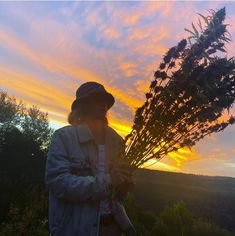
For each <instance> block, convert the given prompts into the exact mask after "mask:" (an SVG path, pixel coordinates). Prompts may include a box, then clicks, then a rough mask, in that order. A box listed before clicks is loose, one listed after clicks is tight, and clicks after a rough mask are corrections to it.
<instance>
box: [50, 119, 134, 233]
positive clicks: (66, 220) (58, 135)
mask: <svg viewBox="0 0 235 236" xmlns="http://www.w3.org/2000/svg"><path fill="white" fill-rule="evenodd" d="M105 145H106V149H105V155H106V161H107V163H108V165H107V166H108V167H109V164H110V163H111V161H112V160H114V159H115V158H118V155H119V153H120V151H124V140H123V139H122V137H121V136H120V135H119V134H118V133H117V132H116V131H115V130H114V129H112V128H111V127H109V126H107V127H106V128H105ZM45 183H46V185H47V187H48V190H49V229H50V234H51V235H52V236H98V233H99V219H100V215H99V204H100V200H101V199H104V198H105V197H107V196H110V195H111V191H110V185H111V178H110V175H109V174H100V173H98V146H97V144H96V142H95V139H94V136H93V135H92V133H91V131H90V129H89V127H88V126H87V125H86V124H79V125H68V126H65V127H62V128H60V129H58V130H56V131H55V132H54V134H53V136H52V140H51V144H50V147H49V151H48V156H47V162H46V170H45ZM112 196H113V195H112ZM111 199H112V200H111V207H112V212H113V215H114V218H115V220H116V222H117V224H118V225H119V226H120V228H121V229H122V230H123V232H127V231H128V230H129V229H131V228H133V225H132V223H131V222H130V220H129V218H128V216H127V214H126V211H125V209H124V207H123V204H122V202H121V200H119V199H117V198H115V197H112V198H111Z"/></svg>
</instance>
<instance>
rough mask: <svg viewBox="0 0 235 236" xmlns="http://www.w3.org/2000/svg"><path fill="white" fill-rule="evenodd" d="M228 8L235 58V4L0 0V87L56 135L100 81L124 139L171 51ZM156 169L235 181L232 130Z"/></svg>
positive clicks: (234, 136) (112, 121) (112, 122)
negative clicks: (42, 115) (88, 85)
mask: <svg viewBox="0 0 235 236" xmlns="http://www.w3.org/2000/svg"><path fill="white" fill-rule="evenodd" d="M223 6H225V7H226V11H227V23H228V24H230V25H229V27H228V30H229V32H230V33H231V38H232V40H233V41H232V43H230V45H228V46H227V49H228V56H229V57H231V56H233V55H235V2H219V1H208V2H204V1H203V2H202V1H195V2H191V1H188V2H181V1H169V2H163V1H161V2H145V1H143V2H0V89H2V90H4V91H6V92H7V93H8V95H10V96H15V97H16V98H17V99H21V100H22V101H23V102H24V103H25V104H27V105H28V106H32V105H37V106H38V107H39V108H40V109H41V110H42V111H45V112H48V114H49V115H48V116H49V120H50V123H51V125H52V127H53V128H55V129H57V128H60V127H62V126H65V125H68V123H67V114H68V113H69V111H70V106H71V103H72V101H73V100H74V98H75V92H76V89H77V87H78V86H80V85H81V84H82V83H84V82H86V81H97V82H99V83H102V84H103V85H104V86H105V88H106V89H107V90H108V91H109V92H111V93H112V94H113V95H114V97H115V99H116V102H115V104H114V106H113V107H112V108H111V110H110V111H109V114H108V118H109V123H110V126H111V127H113V128H114V129H115V130H116V131H117V132H118V133H119V134H120V135H122V136H123V137H124V136H125V135H127V134H128V133H129V132H130V128H131V125H132V121H133V118H134V112H135V109H136V108H137V107H138V106H140V105H142V103H143V102H144V100H145V96H144V94H145V92H147V91H148V88H149V85H150V81H151V80H152V79H153V73H154V71H155V70H156V69H157V67H158V65H159V62H160V61H161V58H162V56H163V55H164V53H165V52H166V51H167V49H168V48H169V47H172V46H175V45H176V44H177V43H178V41H179V40H181V39H182V38H186V37H188V36H189V35H188V33H187V32H185V31H184V28H189V29H190V28H191V22H192V21H194V22H196V21H197V18H198V15H197V13H202V14H204V15H207V14H208V11H207V10H209V9H215V10H216V9H219V8H221V7H223ZM232 112H233V113H234V112H235V108H234V107H233V109H232ZM148 164H151V163H148ZM151 168H152V169H161V170H166V171H176V172H184V173H194V174H203V175H222V176H233V177H235V126H233V127H231V126H230V127H228V128H227V129H226V130H225V131H223V132H222V133H219V134H213V135H211V136H209V137H207V138H205V139H204V140H202V141H200V142H199V143H198V144H197V145H196V146H195V147H194V148H193V149H192V152H190V151H189V150H186V149H184V150H180V151H179V152H178V153H172V154H170V155H168V157H166V158H165V159H163V160H162V161H160V162H158V163H156V164H154V165H152V166H151Z"/></svg>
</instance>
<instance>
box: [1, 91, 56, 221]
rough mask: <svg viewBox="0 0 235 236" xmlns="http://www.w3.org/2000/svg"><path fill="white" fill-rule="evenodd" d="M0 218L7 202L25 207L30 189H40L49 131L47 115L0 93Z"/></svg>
mask: <svg viewBox="0 0 235 236" xmlns="http://www.w3.org/2000/svg"><path fill="white" fill-rule="evenodd" d="M0 111H1V112H0V191H1V194H0V221H2V220H3V219H4V218H5V216H6V213H7V211H8V209H9V206H10V204H16V203H17V206H18V207H19V206H20V207H25V206H26V205H27V200H28V202H30V199H31V192H32V188H36V189H38V188H44V169H45V161H46V153H47V149H48V144H49V142H50V139H51V135H52V133H53V130H52V129H51V128H50V127H49V122H48V120H47V114H45V113H43V112H41V111H40V110H39V109H38V108H36V107H35V106H33V107H31V108H28V109H27V108H26V106H25V105H24V104H23V103H22V102H21V101H20V102H19V103H17V101H16V99H15V98H14V97H10V96H8V95H7V93H6V92H2V91H1V92H0Z"/></svg>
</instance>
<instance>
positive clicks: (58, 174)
mask: <svg viewBox="0 0 235 236" xmlns="http://www.w3.org/2000/svg"><path fill="white" fill-rule="evenodd" d="M67 155H68V154H67V151H66V146H65V145H64V143H63V139H62V138H61V134H60V133H59V132H58V131H55V132H54V134H53V136H52V139H51V144H50V147H49V151H48V155H47V161H46V169H45V183H46V185H47V186H48V189H49V190H50V191H52V193H53V194H54V195H55V196H56V197H57V198H61V199H65V200H68V201H70V202H79V201H87V200H100V199H103V198H104V197H107V196H109V194H110V185H111V178H110V175H109V174H99V175H97V176H79V175H75V174H72V173H70V171H69V166H70V161H69V159H68V156H67Z"/></svg>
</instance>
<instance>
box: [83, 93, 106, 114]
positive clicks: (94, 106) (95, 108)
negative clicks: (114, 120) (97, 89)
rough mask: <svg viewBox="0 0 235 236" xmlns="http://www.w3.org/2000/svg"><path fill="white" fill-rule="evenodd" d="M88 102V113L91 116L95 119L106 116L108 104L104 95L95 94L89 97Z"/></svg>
mask: <svg viewBox="0 0 235 236" xmlns="http://www.w3.org/2000/svg"><path fill="white" fill-rule="evenodd" d="M86 103H87V108H88V109H87V111H88V115H89V116H90V117H93V118H95V119H103V118H105V117H106V113H107V111H108V105H107V103H106V100H105V97H104V96H103V95H100V94H97V95H96V94H95V95H93V96H92V97H90V98H89V99H87V102H86Z"/></svg>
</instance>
